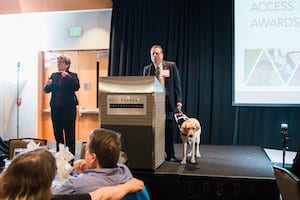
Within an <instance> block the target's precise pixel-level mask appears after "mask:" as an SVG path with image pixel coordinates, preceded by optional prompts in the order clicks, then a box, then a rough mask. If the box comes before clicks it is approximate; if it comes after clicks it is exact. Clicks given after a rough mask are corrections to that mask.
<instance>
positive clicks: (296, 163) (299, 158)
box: [290, 147, 300, 178]
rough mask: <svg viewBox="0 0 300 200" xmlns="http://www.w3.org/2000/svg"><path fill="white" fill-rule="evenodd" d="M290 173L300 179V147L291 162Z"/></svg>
mask: <svg viewBox="0 0 300 200" xmlns="http://www.w3.org/2000/svg"><path fill="white" fill-rule="evenodd" d="M290 171H291V172H292V173H293V174H295V175H296V176H297V177H299V178H300V147H299V149H298V151H297V154H296V156H295V158H294V160H293V164H292V168H291V169H290Z"/></svg>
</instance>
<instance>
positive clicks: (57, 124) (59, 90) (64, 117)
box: [44, 55, 80, 156]
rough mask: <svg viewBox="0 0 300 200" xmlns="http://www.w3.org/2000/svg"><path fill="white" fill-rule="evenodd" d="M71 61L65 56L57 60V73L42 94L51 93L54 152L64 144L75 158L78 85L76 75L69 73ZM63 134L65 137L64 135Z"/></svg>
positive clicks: (53, 74) (50, 79) (52, 76)
mask: <svg viewBox="0 0 300 200" xmlns="http://www.w3.org/2000/svg"><path fill="white" fill-rule="evenodd" d="M70 65H71V60H70V58H68V57H67V56H65V55H61V56H59V57H58V58H57V68H58V72H55V73H52V74H51V76H50V78H49V79H48V81H47V83H46V85H45V86H44V92H46V93H50V92H51V93H52V95H51V99H50V107H51V119H52V124H53V130H54V136H55V140H56V150H57V151H58V150H59V149H58V145H59V144H60V143H61V144H65V145H66V146H68V147H69V150H70V152H71V153H72V154H73V155H74V156H75V120H76V106H77V105H78V100H77V97H76V94H75V91H78V90H79V87H80V84H79V79H78V76H77V74H76V73H73V72H70V71H69V68H70ZM64 134H65V135H64Z"/></svg>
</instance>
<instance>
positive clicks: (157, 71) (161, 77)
mask: <svg viewBox="0 0 300 200" xmlns="http://www.w3.org/2000/svg"><path fill="white" fill-rule="evenodd" d="M155 76H156V78H157V79H158V80H159V82H160V84H161V86H162V87H165V80H164V77H163V76H162V74H161V70H160V67H156V68H155Z"/></svg>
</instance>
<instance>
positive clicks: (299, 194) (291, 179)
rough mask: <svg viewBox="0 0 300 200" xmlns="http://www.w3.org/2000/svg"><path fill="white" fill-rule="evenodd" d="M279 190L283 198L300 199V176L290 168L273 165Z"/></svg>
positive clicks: (284, 199) (285, 199) (286, 199)
mask: <svg viewBox="0 0 300 200" xmlns="http://www.w3.org/2000/svg"><path fill="white" fill-rule="evenodd" d="M273 169H274V175H275V178H276V183H277V186H278V189H279V192H280V194H281V196H282V199H283V200H300V183H299V178H298V177H297V176H296V175H294V174H293V173H292V172H290V171H289V170H287V169H285V168H282V167H279V166H276V165H274V166H273Z"/></svg>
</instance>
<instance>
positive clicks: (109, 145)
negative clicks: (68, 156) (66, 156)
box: [52, 129, 132, 194]
mask: <svg viewBox="0 0 300 200" xmlns="http://www.w3.org/2000/svg"><path fill="white" fill-rule="evenodd" d="M120 149H121V142H120V135H119V134H118V133H116V132H114V131H111V130H107V129H95V130H93V131H92V132H91V133H90V137H89V140H88V142H87V145H86V151H85V158H84V159H81V160H78V161H76V162H75V163H74V169H75V171H76V172H77V173H78V176H71V177H69V178H68V179H66V180H65V181H64V182H62V183H61V184H59V185H56V186H54V187H53V188H52V191H53V193H54V194H79V193H88V192H91V191H94V190H95V189H97V188H99V187H102V186H112V185H116V184H122V183H125V182H127V181H128V180H130V179H131V178H132V174H131V172H130V170H129V168H128V167H127V166H126V165H124V164H120V163H119V164H118V160H119V155H120Z"/></svg>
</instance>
